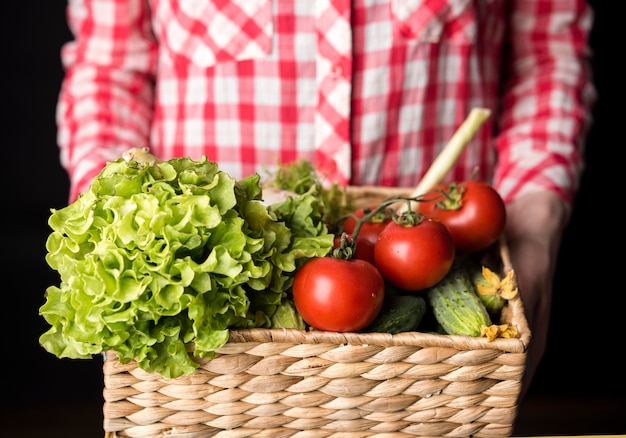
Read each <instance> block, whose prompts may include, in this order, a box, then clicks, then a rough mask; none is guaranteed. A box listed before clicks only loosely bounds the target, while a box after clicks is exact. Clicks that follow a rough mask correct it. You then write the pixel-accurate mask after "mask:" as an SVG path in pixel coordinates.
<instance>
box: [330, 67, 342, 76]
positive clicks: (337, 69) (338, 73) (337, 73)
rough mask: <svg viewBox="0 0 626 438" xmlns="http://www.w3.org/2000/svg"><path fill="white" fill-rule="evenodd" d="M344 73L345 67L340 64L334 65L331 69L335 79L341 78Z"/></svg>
mask: <svg viewBox="0 0 626 438" xmlns="http://www.w3.org/2000/svg"><path fill="white" fill-rule="evenodd" d="M342 73H343V69H342V68H341V66H340V65H338V64H335V65H333V66H332V67H331V69H330V75H331V77H332V78H334V79H338V78H340V77H341V74H342Z"/></svg>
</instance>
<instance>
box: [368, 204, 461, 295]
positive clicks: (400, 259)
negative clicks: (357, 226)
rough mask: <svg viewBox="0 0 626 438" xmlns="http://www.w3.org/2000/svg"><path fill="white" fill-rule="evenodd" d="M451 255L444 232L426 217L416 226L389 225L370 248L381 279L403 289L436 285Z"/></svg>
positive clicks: (447, 268)
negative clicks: (372, 249)
mask: <svg viewBox="0 0 626 438" xmlns="http://www.w3.org/2000/svg"><path fill="white" fill-rule="evenodd" d="M420 216H421V215H420ZM454 255H455V248H454V241H453V240H452V236H451V235H450V232H449V231H448V229H447V228H446V227H445V225H443V224H442V223H441V222H439V221H438V220H436V219H432V218H428V217H426V216H424V217H423V219H422V221H421V222H419V223H417V224H416V225H401V224H397V223H395V222H390V223H389V224H388V225H387V226H386V227H385V229H384V230H383V231H382V232H381V233H380V236H379V237H378V241H377V242H376V245H374V260H375V262H376V267H377V268H378V270H379V271H380V273H381V274H382V275H383V278H384V279H385V280H387V281H388V282H389V283H390V284H391V285H393V286H396V287H398V288H400V289H404V290H420V289H426V288H428V287H430V286H433V285H434V284H435V283H437V282H439V281H440V280H441V279H443V277H444V276H445V275H446V274H447V273H448V271H449V270H450V267H451V266H452V262H453V261H454Z"/></svg>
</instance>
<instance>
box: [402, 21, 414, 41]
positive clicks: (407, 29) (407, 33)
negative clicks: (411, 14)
mask: <svg viewBox="0 0 626 438" xmlns="http://www.w3.org/2000/svg"><path fill="white" fill-rule="evenodd" d="M399 30H400V35H401V36H403V37H404V38H412V37H413V29H411V26H409V25H407V24H404V25H402V26H401V27H400V29H399Z"/></svg>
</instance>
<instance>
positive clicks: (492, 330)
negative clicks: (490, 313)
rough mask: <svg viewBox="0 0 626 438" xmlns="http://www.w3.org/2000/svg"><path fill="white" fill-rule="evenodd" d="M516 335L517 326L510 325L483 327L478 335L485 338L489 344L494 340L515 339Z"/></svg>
mask: <svg viewBox="0 0 626 438" xmlns="http://www.w3.org/2000/svg"><path fill="white" fill-rule="evenodd" d="M518 334H519V333H518V331H517V326H514V325H511V324H500V325H498V324H492V325H490V326H489V327H487V326H486V325H484V326H482V327H481V328H480V335H481V336H485V337H486V338H487V340H488V341H489V342H491V341H493V340H494V339H496V338H517V336H518Z"/></svg>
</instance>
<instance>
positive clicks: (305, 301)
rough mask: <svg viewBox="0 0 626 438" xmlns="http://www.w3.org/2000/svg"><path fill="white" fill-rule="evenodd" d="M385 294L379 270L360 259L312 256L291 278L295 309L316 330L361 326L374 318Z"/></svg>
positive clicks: (338, 330) (336, 330)
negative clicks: (292, 279)
mask: <svg viewBox="0 0 626 438" xmlns="http://www.w3.org/2000/svg"><path fill="white" fill-rule="evenodd" d="M384 297H385V282H384V280H383V277H382V276H381V275H380V272H378V270H377V269H376V267H374V265H372V264H371V263H368V262H366V261H365V260H359V259H351V260H344V259H339V258H334V257H319V258H313V259H311V260H309V261H307V262H306V263H305V264H304V265H303V266H302V267H301V268H300V269H298V271H297V272H296V275H295V278H294V282H293V300H294V303H295V305H296V309H297V310H298V313H300V315H301V316H302V319H304V320H305V321H306V322H307V323H308V324H309V325H311V326H312V327H315V328H316V329H318V330H326V331H334V332H355V331H358V330H361V329H363V328H365V327H367V326H368V325H369V324H370V323H371V322H372V321H373V320H374V318H376V315H378V312H380V309H381V307H382V305H383V299H384Z"/></svg>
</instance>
